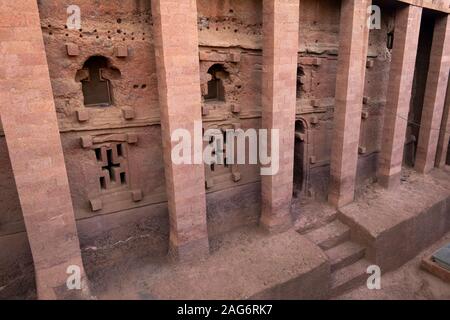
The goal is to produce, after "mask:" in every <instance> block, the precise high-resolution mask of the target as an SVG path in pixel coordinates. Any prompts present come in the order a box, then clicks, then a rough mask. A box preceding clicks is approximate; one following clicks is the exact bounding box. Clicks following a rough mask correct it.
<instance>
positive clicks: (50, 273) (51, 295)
mask: <svg viewBox="0 0 450 320" xmlns="http://www.w3.org/2000/svg"><path fill="white" fill-rule="evenodd" d="M64 268H65V266H64ZM63 271H65V270H63ZM35 273H36V287H37V297H38V300H93V299H95V297H94V296H92V295H91V290H90V287H89V280H88V278H87V277H86V276H85V275H84V270H82V274H83V275H82V276H81V289H72V290H71V289H69V288H68V287H67V280H68V279H69V277H70V274H67V273H65V272H63V275H62V276H61V277H59V279H57V283H55V279H56V274H57V273H60V270H55V269H54V268H51V269H49V270H36V271H35Z"/></svg>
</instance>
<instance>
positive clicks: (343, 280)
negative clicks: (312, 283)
mask: <svg viewBox="0 0 450 320" xmlns="http://www.w3.org/2000/svg"><path fill="white" fill-rule="evenodd" d="M369 265H370V262H368V261H367V260H365V259H362V260H359V261H358V262H356V263H354V264H351V265H349V266H347V267H345V268H342V269H340V270H338V271H336V272H333V273H332V274H331V296H332V297H336V296H338V295H340V294H343V293H344V292H346V291H348V290H351V289H353V288H356V287H358V286H360V285H363V284H364V283H365V282H366V281H367V279H368V278H369V276H370V275H369V274H367V273H366V272H367V267H368V266H369Z"/></svg>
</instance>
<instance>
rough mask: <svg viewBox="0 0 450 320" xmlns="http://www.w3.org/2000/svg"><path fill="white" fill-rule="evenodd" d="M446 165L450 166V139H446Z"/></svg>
mask: <svg viewBox="0 0 450 320" xmlns="http://www.w3.org/2000/svg"><path fill="white" fill-rule="evenodd" d="M445 164H446V165H447V166H450V140H449V141H448V149H447V160H446V161H445Z"/></svg>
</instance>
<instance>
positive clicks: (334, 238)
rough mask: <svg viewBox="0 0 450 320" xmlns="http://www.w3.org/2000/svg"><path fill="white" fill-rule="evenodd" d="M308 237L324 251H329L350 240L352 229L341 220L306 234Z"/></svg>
mask: <svg viewBox="0 0 450 320" xmlns="http://www.w3.org/2000/svg"><path fill="white" fill-rule="evenodd" d="M306 237H307V238H308V239H309V240H311V241H312V242H314V243H315V244H316V245H318V246H319V247H320V248H322V250H328V249H330V248H333V247H335V246H337V245H339V244H341V243H343V242H345V241H347V240H349V239H350V228H349V227H347V226H346V225H345V224H343V223H342V222H340V221H339V220H334V221H333V222H331V223H329V224H327V225H325V226H323V227H320V228H319V229H316V230H313V231H311V232H309V233H307V234H306Z"/></svg>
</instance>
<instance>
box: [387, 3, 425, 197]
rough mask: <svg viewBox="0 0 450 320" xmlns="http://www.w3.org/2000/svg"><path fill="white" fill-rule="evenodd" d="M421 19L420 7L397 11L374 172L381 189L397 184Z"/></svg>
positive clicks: (401, 161) (404, 8)
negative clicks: (376, 169) (381, 129)
mask: <svg viewBox="0 0 450 320" xmlns="http://www.w3.org/2000/svg"><path fill="white" fill-rule="evenodd" d="M421 17H422V8H420V7H416V6H411V5H406V6H401V7H399V8H398V9H397V14H396V18H395V34H394V39H395V42H394V48H393V50H392V62H391V70H390V73H389V86H388V93H387V101H386V107H385V111H384V112H385V115H384V128H383V140H382V146H381V154H380V158H379V159H380V160H379V170H378V182H379V183H380V184H381V185H382V186H383V187H385V188H395V187H397V186H398V185H399V184H400V175H401V170H402V163H403V151H404V145H405V136H406V128H407V125H408V113H409V109H410V102H411V91H412V85H413V80H414V68H415V64H416V57H417V46H418V43H419V32H420V22H421Z"/></svg>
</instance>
